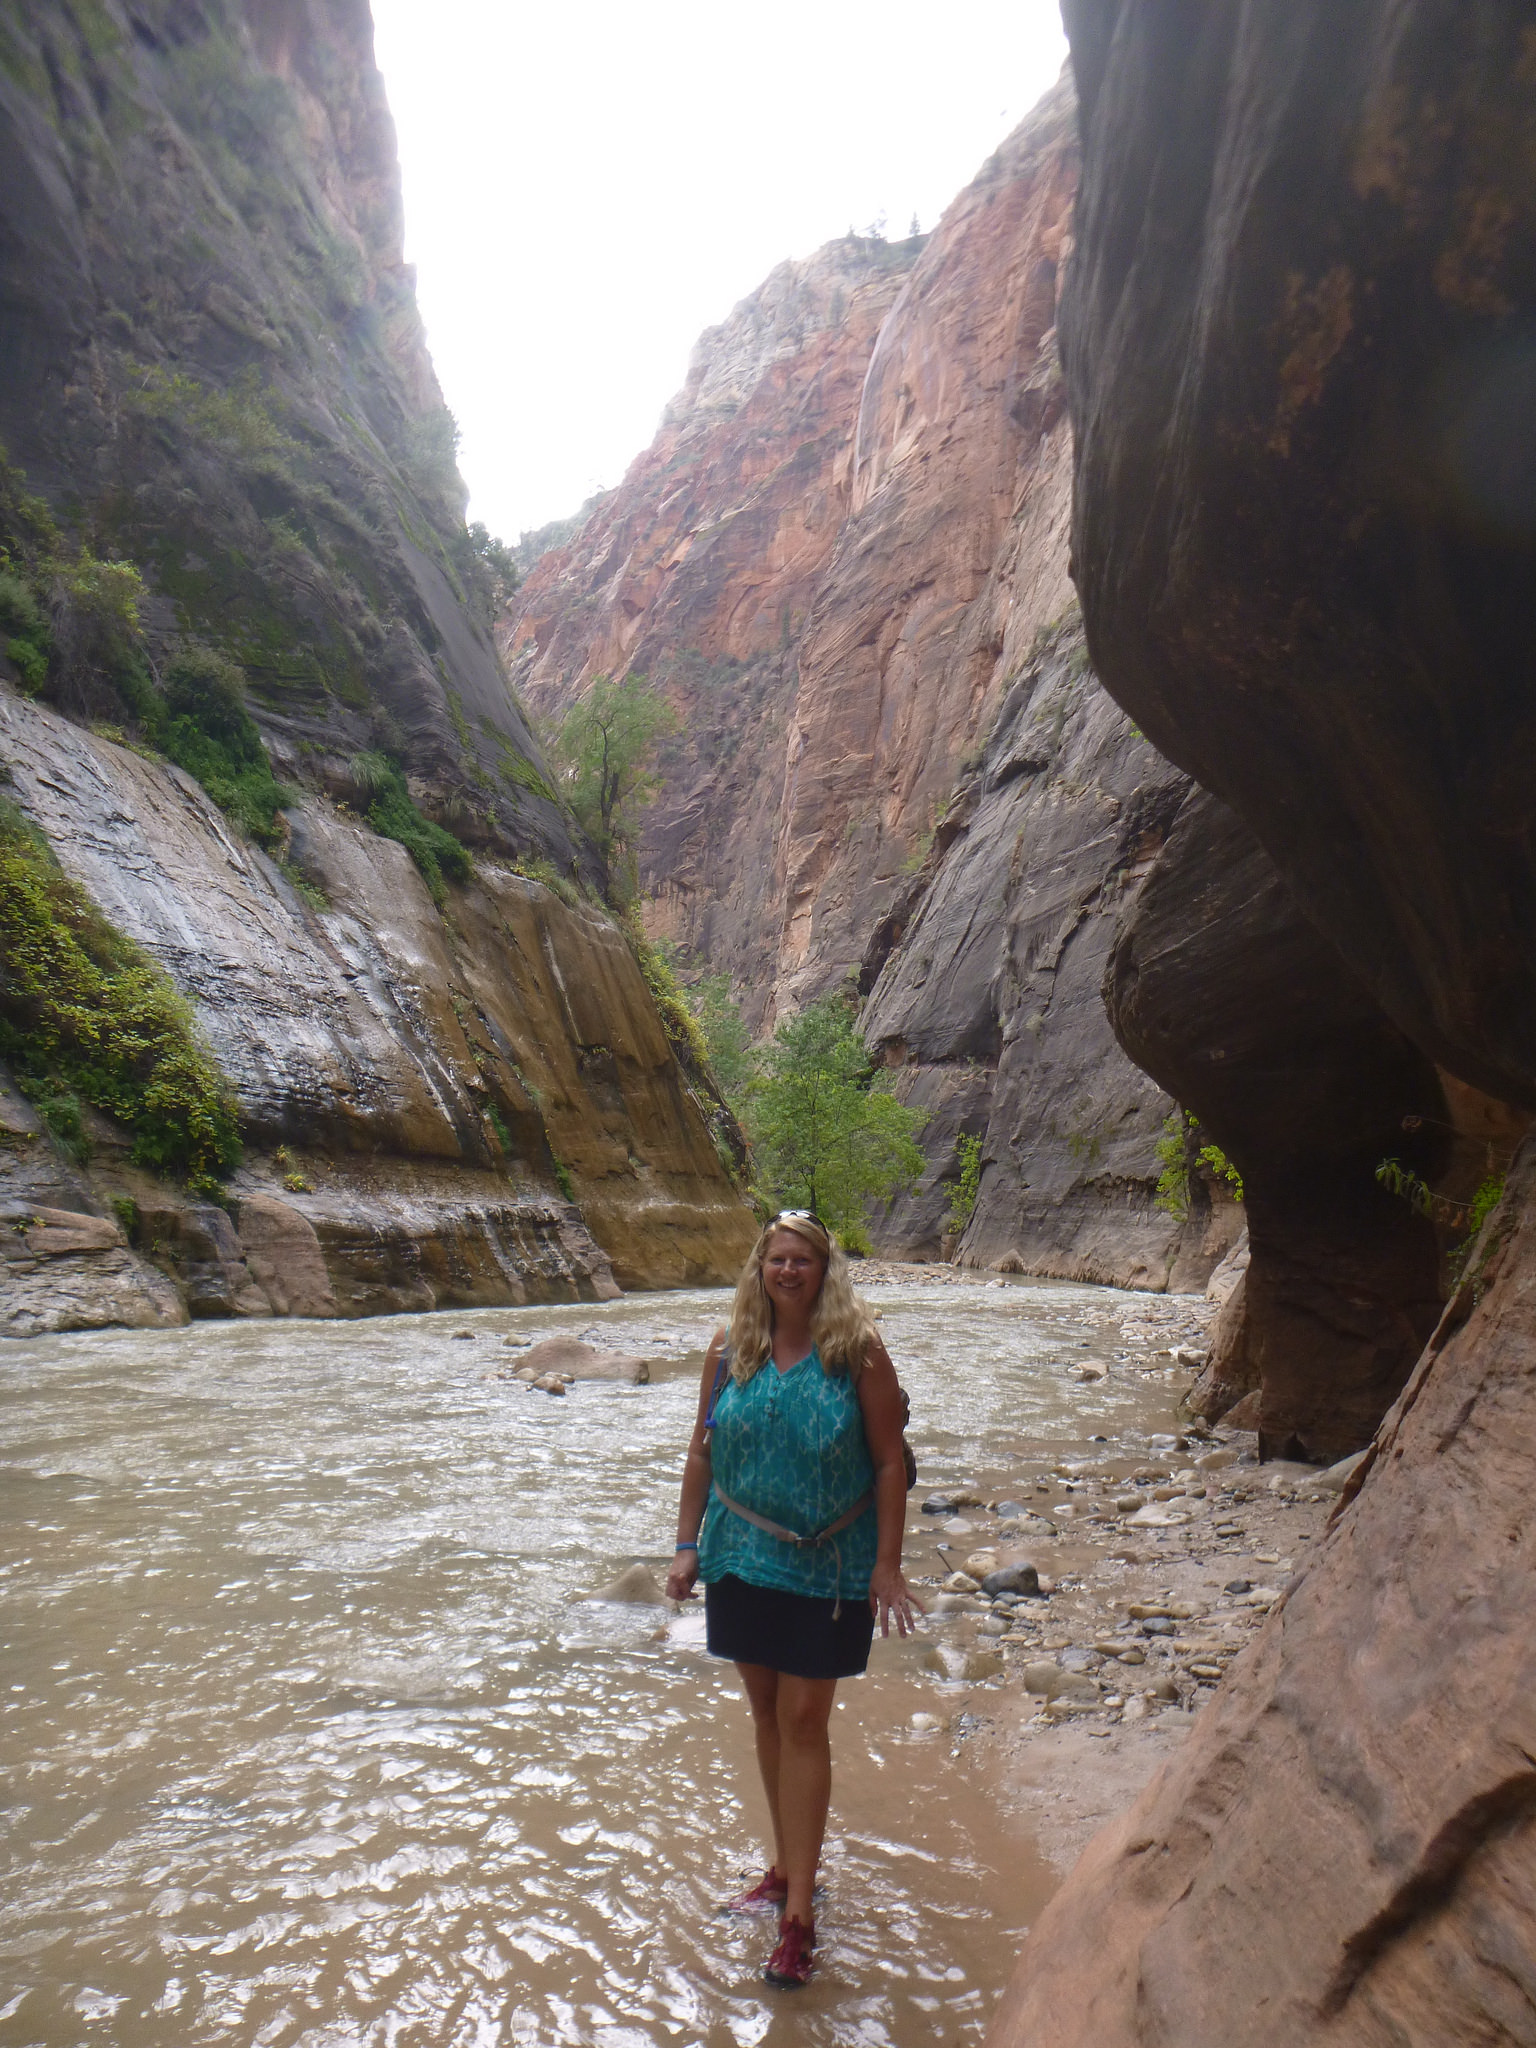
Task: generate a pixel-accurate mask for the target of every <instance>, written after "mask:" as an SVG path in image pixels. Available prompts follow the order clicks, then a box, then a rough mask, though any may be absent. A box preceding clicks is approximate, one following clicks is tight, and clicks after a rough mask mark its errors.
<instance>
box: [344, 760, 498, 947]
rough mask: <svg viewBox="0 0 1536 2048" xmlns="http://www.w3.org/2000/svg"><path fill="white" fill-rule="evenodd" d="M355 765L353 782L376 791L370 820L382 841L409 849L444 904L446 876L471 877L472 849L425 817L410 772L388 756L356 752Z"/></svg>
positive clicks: (462, 879) (463, 879)
mask: <svg viewBox="0 0 1536 2048" xmlns="http://www.w3.org/2000/svg"><path fill="white" fill-rule="evenodd" d="M351 765H352V777H353V780H354V781H355V782H357V783H359V784H360V785H361V786H362V787H363V788H364V789H365V790H368V791H370V792H372V795H373V801H372V803H370V804H369V806H368V823H369V824H370V825H371V826H372V827H373V829H374V831H375V832H377V833H378V835H379V837H380V838H381V839H393V840H395V841H396V842H397V843H398V844H399V845H401V846H403V847H404V848H405V850H406V852H407V853H408V854H409V855H410V856H411V859H412V860H413V861H415V863H416V865H417V867H418V868H419V869H420V871H421V877H422V880H423V881H424V882H425V883H426V885H427V887H428V889H430V890H431V892H432V901H433V902H434V903H435V904H437V905H438V906H439V908H441V906H442V905H443V904H444V903H445V902H446V901H447V899H448V887H447V881H446V880H445V879H444V878H445V877H447V878H448V879H449V880H452V881H455V882H467V881H468V880H469V873H470V860H469V849H468V847H467V846H465V845H463V843H462V842H461V841H459V840H457V839H455V838H454V836H453V834H452V833H451V832H448V831H445V830H444V829H443V827H442V826H441V825H434V824H433V822H432V820H431V819H430V818H426V817H423V816H422V814H421V812H420V811H419V810H417V808H416V805H415V802H414V801H413V799H412V797H411V793H410V791H409V790H408V789H407V788H406V784H405V773H404V771H403V770H402V769H401V767H400V765H399V763H398V762H396V761H392V760H391V759H390V758H389V756H388V754H380V753H369V754H354V755H353V757H352V764H351Z"/></svg>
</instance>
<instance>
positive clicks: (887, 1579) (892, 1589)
mask: <svg viewBox="0 0 1536 2048" xmlns="http://www.w3.org/2000/svg"><path fill="white" fill-rule="evenodd" d="M869 1611H870V1613H871V1614H872V1615H873V1616H874V1617H875V1621H876V1624H877V1625H878V1627H879V1630H880V1633H881V1635H883V1636H888V1635H889V1634H890V1632H891V1623H892V1622H893V1621H894V1622H895V1624H896V1633H897V1635H899V1636H909V1635H911V1633H912V1631H913V1629H915V1628H916V1627H917V1617H918V1615H919V1614H921V1613H922V1612H923V1609H922V1606H921V1605H920V1603H919V1601H918V1598H917V1595H916V1594H915V1593H914V1592H913V1591H912V1588H911V1587H910V1586H909V1585H908V1584H907V1582H906V1580H905V1579H904V1578H903V1577H902V1575H901V1567H900V1565H895V1564H877V1565H876V1566H875V1568H874V1570H873V1571H872V1572H871V1573H870V1575H869Z"/></svg>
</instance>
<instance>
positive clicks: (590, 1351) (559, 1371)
mask: <svg viewBox="0 0 1536 2048" xmlns="http://www.w3.org/2000/svg"><path fill="white" fill-rule="evenodd" d="M551 1373H553V1374H555V1375H557V1376H558V1377H559V1378H561V1379H563V1380H566V1381H577V1380H626V1381H628V1382H629V1384H630V1385H631V1386H637V1387H643V1386H646V1385H647V1384H648V1383H649V1381H650V1377H651V1369H650V1367H649V1366H648V1365H647V1364H646V1362H645V1360H644V1359H643V1358H636V1357H633V1356H632V1355H631V1354H630V1353H629V1352H627V1351H610V1350H607V1349H605V1348H604V1347H602V1346H600V1345H597V1344H584V1343H583V1342H582V1341H581V1340H580V1338H577V1337H546V1338H545V1339H544V1340H543V1342H542V1343H539V1344H535V1345H533V1346H532V1348H531V1349H530V1350H527V1351H525V1352H524V1353H523V1354H522V1356H521V1357H520V1358H519V1359H518V1362H517V1374H518V1377H519V1378H522V1377H523V1376H524V1375H530V1376H532V1377H534V1378H543V1377H546V1376H547V1375H549V1374H551Z"/></svg>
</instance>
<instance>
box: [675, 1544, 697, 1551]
mask: <svg viewBox="0 0 1536 2048" xmlns="http://www.w3.org/2000/svg"><path fill="white" fill-rule="evenodd" d="M698 1547H699V1546H698V1545H697V1543H674V1544H673V1546H672V1548H673V1550H674V1551H679V1550H697V1549H698Z"/></svg>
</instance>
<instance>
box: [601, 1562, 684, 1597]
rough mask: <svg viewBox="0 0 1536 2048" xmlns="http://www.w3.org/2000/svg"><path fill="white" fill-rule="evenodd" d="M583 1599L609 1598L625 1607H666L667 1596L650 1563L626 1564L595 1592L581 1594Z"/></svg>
mask: <svg viewBox="0 0 1536 2048" xmlns="http://www.w3.org/2000/svg"><path fill="white" fill-rule="evenodd" d="M580 1597H581V1599H583V1600H608V1601H612V1602H613V1603H614V1604H615V1605H617V1606H623V1607H664V1606H665V1605H666V1603H667V1596H666V1594H665V1593H664V1592H663V1591H662V1589H661V1587H660V1586H658V1585H657V1583H656V1580H655V1576H654V1574H653V1573H652V1572H651V1569H650V1567H649V1566H648V1565H644V1564H640V1563H638V1562H637V1563H635V1564H631V1565H626V1566H625V1568H624V1570H623V1571H621V1572H620V1573H619V1575H618V1577H617V1578H616V1579H610V1580H609V1582H608V1584H607V1585H606V1586H599V1587H598V1588H597V1589H596V1591H595V1592H591V1593H583V1594H581V1596H580Z"/></svg>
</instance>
